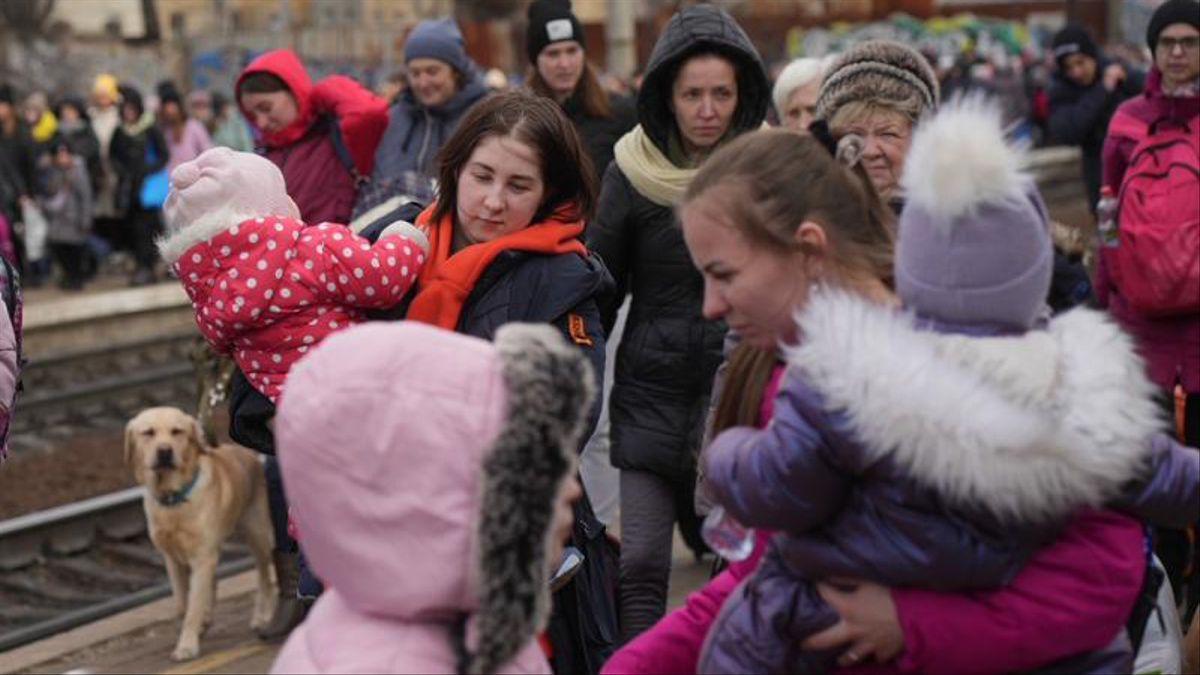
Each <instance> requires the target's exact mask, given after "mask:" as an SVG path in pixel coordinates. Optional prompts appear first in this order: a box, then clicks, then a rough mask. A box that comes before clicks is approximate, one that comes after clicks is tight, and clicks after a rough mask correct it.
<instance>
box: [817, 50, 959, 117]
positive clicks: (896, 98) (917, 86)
mask: <svg viewBox="0 0 1200 675" xmlns="http://www.w3.org/2000/svg"><path fill="white" fill-rule="evenodd" d="M913 95H916V96H917V97H918V98H919V99H920V101H921V111H922V112H928V111H931V110H933V109H935V108H937V106H938V101H939V100H940V96H941V91H940V89H939V87H938V80H937V75H935V74H934V72H933V68H932V67H930V65H929V62H928V61H926V60H925V57H924V56H921V54H920V52H918V51H916V50H915V49H913V48H912V47H908V46H907V45H903V44H900V43H899V42H891V41H889V40H870V41H867V42H860V43H858V44H856V45H854V46H853V47H851V48H850V49H848V50H847V51H846V52H845V53H843V54H842V55H841V56H839V57H838V58H837V60H835V61H834V62H833V64H832V65H831V66H829V70H828V71H827V73H826V75H825V83H824V84H822V85H821V94H820V96H819V97H818V98H817V119H821V120H826V121H828V120H829V119H830V118H832V117H833V115H834V113H836V112H837V110H838V108H841V107H842V106H843V105H845V104H847V103H850V102H852V101H865V100H873V101H882V102H900V101H904V100H906V99H909V98H910V97H912V96H913Z"/></svg>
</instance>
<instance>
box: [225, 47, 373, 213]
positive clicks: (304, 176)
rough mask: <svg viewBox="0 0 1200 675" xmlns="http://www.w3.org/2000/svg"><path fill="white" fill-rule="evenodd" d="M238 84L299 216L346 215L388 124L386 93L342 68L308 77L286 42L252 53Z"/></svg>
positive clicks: (263, 146) (244, 109)
mask: <svg viewBox="0 0 1200 675" xmlns="http://www.w3.org/2000/svg"><path fill="white" fill-rule="evenodd" d="M236 91H237V97H238V105H239V106H240V107H241V110H242V114H244V115H245V116H246V119H247V120H249V121H250V124H251V126H252V127H253V128H254V130H255V131H256V132H257V136H258V145H259V146H260V148H261V149H262V150H263V151H264V154H265V155H266V157H267V159H270V160H271V161H272V162H274V163H275V164H276V165H277V166H278V167H279V169H280V170H281V171H283V179H284V181H285V182H286V183H287V187H288V193H289V194H290V195H291V197H292V200H293V201H295V202H296V206H298V207H299V208H300V217H301V219H302V220H304V222H306V223H312V224H314V225H315V224H318V223H321V222H326V221H328V222H334V223H348V222H349V221H350V210H351V208H352V207H353V205H354V198H355V196H356V193H357V190H358V183H359V182H360V181H359V177H360V176H370V175H371V171H372V169H373V168H374V162H375V148H376V147H377V146H378V145H379V140H380V139H381V138H382V137H383V132H384V129H386V128H387V122H388V116H387V101H385V100H384V99H382V98H379V97H377V96H375V95H374V94H372V93H371V92H370V91H368V90H367V89H365V88H364V87H363V86H362V85H360V84H359V83H357V82H355V81H354V80H352V79H350V78H348V77H345V76H342V75H331V76H329V77H327V78H325V79H323V80H321V81H320V82H318V83H316V84H313V82H312V79H311V78H310V77H309V75H308V71H307V70H305V68H304V64H303V63H301V61H300V58H299V57H298V56H296V54H295V53H293V52H292V51H290V50H287V49H278V50H275V51H271V52H267V53H266V54H263V55H262V56H260V57H258V58H257V59H255V60H254V61H253V62H252V63H251V64H250V65H249V66H247V67H246V69H245V70H244V71H242V74H241V76H240V77H239V78H238V84H237V90H236Z"/></svg>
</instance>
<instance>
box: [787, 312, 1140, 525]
mask: <svg viewBox="0 0 1200 675" xmlns="http://www.w3.org/2000/svg"><path fill="white" fill-rule="evenodd" d="M798 321H799V324H800V328H801V331H802V335H803V338H802V344H801V345H800V346H799V347H795V348H791V349H789V350H788V361H789V364H790V365H791V366H792V367H794V368H798V369H799V370H800V372H801V373H802V374H803V375H804V376H805V377H806V380H807V382H808V383H809V384H810V385H811V386H812V387H813V388H814V389H816V390H817V391H818V392H820V393H821V394H822V395H823V396H824V397H825V400H826V402H827V403H828V405H830V406H831V407H832V408H836V409H844V410H846V411H847V412H848V414H849V416H850V420H851V423H852V424H853V426H854V429H855V431H856V432H857V434H858V440H860V441H861V442H862V443H863V445H864V446H865V447H866V451H867V453H868V454H869V455H870V457H871V459H872V460H875V459H880V458H882V457H883V456H885V455H888V456H890V457H891V458H892V459H893V460H894V461H896V462H897V463H898V464H899V465H900V466H901V467H902V468H903V469H904V470H906V472H907V473H909V474H910V475H911V476H912V477H913V479H914V480H916V481H918V482H919V483H921V484H923V485H926V486H929V487H932V488H934V489H935V490H937V491H938V493H939V494H941V495H943V496H944V497H947V498H948V499H950V500H951V501H952V502H955V503H957V504H961V505H968V506H975V507H977V508H978V507H983V508H986V509H988V510H989V511H991V512H992V513H994V514H996V515H997V516H999V517H1001V518H1006V519H1017V520H1019V521H1031V520H1043V519H1047V518H1056V517H1061V516H1064V515H1066V514H1068V513H1069V512H1070V511H1071V510H1073V509H1075V508H1078V507H1079V506H1082V505H1099V504H1102V503H1103V502H1105V501H1106V500H1107V499H1109V498H1111V497H1112V496H1113V495H1114V494H1115V493H1116V491H1117V490H1118V489H1119V488H1120V487H1121V486H1122V484H1124V483H1125V482H1126V481H1128V480H1129V479H1131V478H1134V477H1135V476H1136V475H1137V471H1138V469H1139V468H1140V466H1141V464H1142V462H1143V461H1144V459H1145V457H1146V453H1147V452H1148V449H1149V442H1148V440H1149V436H1150V435H1151V434H1152V433H1154V432H1155V431H1156V430H1158V428H1159V418H1158V409H1157V406H1156V405H1155V404H1154V402H1153V401H1152V396H1153V392H1154V388H1153V385H1151V383H1150V381H1149V380H1148V379H1147V378H1146V376H1145V374H1144V369H1143V365H1142V361H1141V359H1140V358H1139V357H1138V356H1137V355H1136V354H1135V353H1134V349H1133V344H1132V342H1131V341H1130V339H1129V338H1128V337H1127V336H1126V335H1125V334H1124V333H1123V332H1122V331H1121V330H1120V329H1119V328H1118V327H1117V326H1116V325H1115V324H1114V323H1112V321H1110V320H1109V319H1108V318H1107V317H1105V316H1104V315H1103V314H1100V313H1099V312H1095V311H1092V310H1087V309H1076V310H1073V311H1071V312H1068V313H1066V314H1064V315H1062V316H1060V317H1058V318H1056V319H1054V320H1053V321H1051V322H1050V324H1049V327H1048V329H1047V330H1044V331H1040V330H1037V331H1030V332H1029V333H1026V334H1024V335H1020V336H1015V337H988V338H972V337H965V336H961V335H950V334H940V333H935V332H932V331H927V330H918V329H917V327H916V324H915V319H914V318H913V316H912V315H911V314H905V313H902V312H898V311H894V310H892V309H890V308H885V307H880V306H877V305H873V304H871V303H869V302H867V301H866V300H863V299H861V298H859V297H857V296H851V295H849V294H847V293H845V292H842V291H832V290H828V289H823V290H820V291H818V292H817V293H815V294H814V296H813V298H812V300H811V301H810V303H809V305H808V307H807V308H806V310H805V311H804V312H802V313H801V314H800V315H799V316H798Z"/></svg>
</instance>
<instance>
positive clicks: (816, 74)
mask: <svg viewBox="0 0 1200 675" xmlns="http://www.w3.org/2000/svg"><path fill="white" fill-rule="evenodd" d="M832 61H833V57H826V58H821V59H817V58H811V57H805V58H801V59H796V60H795V61H792V62H791V63H789V64H787V66H786V67H785V68H784V69H783V71H782V72H780V73H779V77H778V78H777V79H776V80H775V87H774V89H772V90H771V99H772V101H773V102H774V103H775V112H776V113H778V114H779V124H780V126H782V127H784V128H785V129H789V130H791V131H795V132H797V133H800V134H807V133H808V125H810V124H812V123H813V120H815V119H816V115H817V96H819V95H820V93H821V83H822V82H823V80H824V77H825V69H826V68H828V67H829V64H830V63H831V62H832Z"/></svg>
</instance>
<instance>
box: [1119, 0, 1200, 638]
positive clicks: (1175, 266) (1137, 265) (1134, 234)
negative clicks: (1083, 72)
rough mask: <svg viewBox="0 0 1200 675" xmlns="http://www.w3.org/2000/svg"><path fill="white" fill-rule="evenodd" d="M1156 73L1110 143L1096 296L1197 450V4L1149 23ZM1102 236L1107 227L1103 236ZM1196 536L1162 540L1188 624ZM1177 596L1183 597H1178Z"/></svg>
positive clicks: (1172, 6) (1193, 601)
mask: <svg viewBox="0 0 1200 675" xmlns="http://www.w3.org/2000/svg"><path fill="white" fill-rule="evenodd" d="M1146 41H1147V43H1148V44H1149V46H1150V49H1151V51H1152V52H1153V53H1154V67H1153V68H1152V69H1151V70H1150V75H1149V77H1148V78H1147V81H1146V90H1145V91H1144V92H1143V93H1142V94H1141V95H1140V96H1137V97H1135V98H1132V99H1130V100H1128V101H1126V102H1125V103H1123V104H1122V105H1121V107H1120V108H1118V109H1117V111H1116V113H1115V114H1114V115H1113V118H1112V121H1111V122H1110V123H1109V127H1108V137H1107V138H1106V139H1105V142H1104V154H1103V158H1104V176H1103V185H1104V189H1105V190H1111V194H1112V196H1113V197H1114V198H1115V200H1116V206H1115V219H1116V223H1115V227H1113V228H1112V229H1110V230H1109V235H1110V236H1107V237H1105V242H1104V243H1103V245H1102V246H1101V249H1100V255H1099V256H1098V263H1097V267H1096V284H1095V287H1096V297H1097V299H1098V300H1099V302H1100V304H1101V305H1102V306H1104V307H1107V308H1108V310H1109V312H1110V313H1111V314H1112V316H1113V318H1115V319H1116V320H1117V321H1118V322H1119V323H1120V324H1121V326H1122V327H1123V328H1124V329H1125V330H1126V332H1128V333H1129V334H1130V335H1132V336H1133V338H1134V339H1135V340H1136V342H1137V346H1138V350H1139V352H1140V353H1141V355H1142V357H1143V358H1144V359H1145V360H1146V368H1147V372H1148V374H1149V376H1150V379H1151V380H1152V381H1153V382H1154V383H1155V384H1156V385H1158V387H1160V388H1161V389H1162V391H1163V396H1162V401H1163V403H1164V407H1165V408H1166V409H1167V412H1168V414H1169V418H1170V419H1172V420H1174V422H1175V425H1174V430H1175V431H1176V433H1177V434H1178V436H1179V438H1180V440H1182V441H1183V442H1184V443H1185V444H1187V445H1190V446H1193V447H1195V446H1197V445H1200V206H1198V205H1200V2H1197V1H1196V0H1170V1H1169V2H1166V3H1164V4H1163V5H1161V6H1160V7H1159V8H1158V10H1157V11H1155V13H1154V16H1153V17H1152V18H1151V20H1150V25H1149V28H1148V30H1147V32H1146ZM1103 229H1105V228H1104V226H1103V224H1102V230H1103ZM1195 546H1196V545H1195V537H1194V533H1191V535H1189V533H1186V532H1182V531H1171V530H1166V531H1160V532H1159V533H1158V555H1159V557H1160V558H1162V560H1163V563H1164V565H1165V566H1166V568H1167V572H1168V574H1169V575H1170V577H1171V582H1172V586H1173V587H1174V590H1175V595H1176V597H1177V598H1178V599H1179V600H1180V601H1184V600H1186V611H1185V613H1184V615H1183V619H1184V625H1185V626H1186V625H1187V622H1188V620H1189V618H1190V617H1191V616H1192V615H1193V614H1194V613H1195V610H1196V606H1197V603H1198V602H1200V575H1197V574H1196V573H1195V572H1194V571H1193V572H1192V573H1191V574H1190V576H1189V578H1187V579H1184V578H1183V577H1184V571H1185V569H1187V568H1192V569H1193V570H1194V569H1195V561H1196V548H1195ZM1181 593H1182V595H1181Z"/></svg>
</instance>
